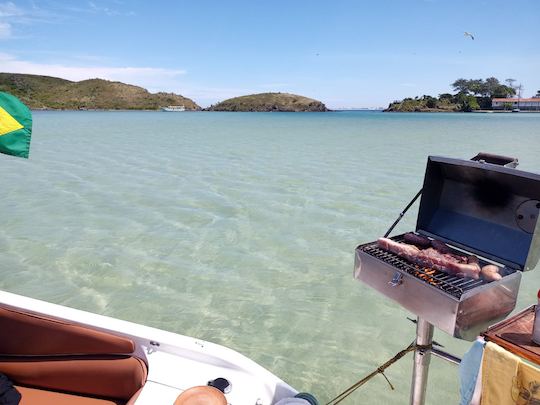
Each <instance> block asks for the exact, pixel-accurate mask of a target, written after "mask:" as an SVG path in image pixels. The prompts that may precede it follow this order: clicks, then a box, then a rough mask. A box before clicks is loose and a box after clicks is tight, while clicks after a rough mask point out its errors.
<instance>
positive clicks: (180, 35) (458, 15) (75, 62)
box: [0, 0, 540, 108]
mask: <svg viewBox="0 0 540 405" xmlns="http://www.w3.org/2000/svg"><path fill="white" fill-rule="evenodd" d="M539 20H540V1H539V0H512V1H508V0H504V1H500V0H489V1H484V0H463V1H462V0H452V1H450V0H378V1H375V0H371V1H362V0H356V1H354V0H351V1H348V0H334V1H328V0H327V1H319V0H273V1H262V0H249V1H248V0H238V1H235V0H228V1H226V0H214V1H211V0H196V1H193V0H190V1H183V0H178V1H159V0H154V1H138V0H137V1H127V0H109V1H104V0H92V1H86V0H82V1H77V0H72V1H62V0H51V1H48V0H43V1H39V0H21V1H15V0H14V1H7V2H6V1H2V0H0V72H12V73H31V74H39V75H48V76H55V77H61V78H65V79H69V80H74V81H79V80H84V79H89V78H96V77H98V78H102V79H108V80H118V81H122V82H125V83H130V84H135V85H139V86H142V87H144V88H146V89H148V90H149V91H151V92H157V91H167V92H174V93H177V94H182V95H183V96H186V97H189V98H191V99H193V100H194V101H195V102H196V103H198V104H199V105H201V106H203V107H206V106H208V105H211V104H213V103H216V102H218V101H221V100H224V99H227V98H230V97H236V96H241V95H246V94H254V93H262V92H270V91H272V92H287V93H295V94H300V95H304V96H307V97H312V98H315V99H318V100H321V101H322V102H324V103H325V104H326V105H327V106H328V107H330V108H359V107H368V108H369V107H386V106H387V105H388V104H389V103H390V102H392V101H394V100H398V99H402V98H404V97H414V96H422V95H424V94H429V95H434V96H437V95H438V94H441V93H446V92H452V87H451V83H453V82H454V81H455V80H456V79H458V78H465V79H478V78H484V79H485V78H487V77H491V76H494V77H496V78H498V79H499V80H501V81H504V80H505V79H507V78H513V79H516V80H517V82H516V83H521V84H522V85H523V88H524V91H523V93H522V95H523V96H524V97H530V96H532V95H534V94H535V93H536V92H537V91H538V90H540V26H539ZM465 32H470V33H471V34H472V35H473V36H474V40H473V39H472V38H471V37H469V36H465V35H464V33H465Z"/></svg>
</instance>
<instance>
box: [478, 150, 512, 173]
mask: <svg viewBox="0 0 540 405" xmlns="http://www.w3.org/2000/svg"><path fill="white" fill-rule="evenodd" d="M471 160H474V161H476V162H480V163H491V164H492V165H499V166H504V167H510V168H512V169H514V168H516V167H517V165H518V164H519V162H518V159H517V158H514V157H510V156H502V155H494V154H492V153H485V152H480V153H479V154H478V155H476V156H475V157H473V158H472V159H471Z"/></svg>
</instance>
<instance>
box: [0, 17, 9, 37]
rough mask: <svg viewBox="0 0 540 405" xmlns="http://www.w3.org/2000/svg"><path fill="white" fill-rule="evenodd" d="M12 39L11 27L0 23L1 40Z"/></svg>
mask: <svg viewBox="0 0 540 405" xmlns="http://www.w3.org/2000/svg"><path fill="white" fill-rule="evenodd" d="M8 38H11V25H10V24H9V23H6V22H2V21H0V39H8Z"/></svg>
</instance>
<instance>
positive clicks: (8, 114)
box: [0, 92, 32, 158]
mask: <svg viewBox="0 0 540 405" xmlns="http://www.w3.org/2000/svg"><path fill="white" fill-rule="evenodd" d="M31 135H32V113H31V112H30V110H29V109H28V107H27V106H25V105H24V104H23V103H22V102H21V101H20V100H19V99H18V98H17V97H15V96H12V95H11V94H8V93H3V92H0V153H5V154H6V155H12V156H19V157H23V158H28V154H29V153H30V137H31Z"/></svg>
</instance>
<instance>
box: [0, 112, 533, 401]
mask: <svg viewBox="0 0 540 405" xmlns="http://www.w3.org/2000/svg"><path fill="white" fill-rule="evenodd" d="M479 151H487V152H492V153H498V154H506V155H512V156H517V157H519V159H520V163H521V164H520V168H521V169H523V170H529V171H536V172H540V114H385V113H377V112H336V113H320V114H319V113H307V114H302V113H298V114H286V113H285V114H281V113H188V112H186V113H176V114H172V113H169V114H166V113H158V112H35V113H34V134H33V140H32V149H31V154H30V160H28V161H26V160H23V159H16V158H11V157H5V156H4V157H2V158H1V159H0V170H1V171H2V199H1V201H2V214H1V220H0V223H1V226H0V259H1V266H0V288H1V289H3V290H7V291H10V292H14V293H19V294H23V295H28V296H31V297H34V298H39V299H43V300H47V301H50V302H54V303H58V304H63V305H68V306H72V307H75V308H79V309H84V310H88V311H92V312H97V313H100V314H104V315H109V316H113V317H118V318H122V319H126V320H130V321H134V322H138V323H143V324H147V325H151V326H155V327H158V328H162V329H166V330H170V331H174V332H178V333H182V334H185V335H190V336H196V337H199V338H202V339H206V340H210V341H212V342H215V343H219V344H223V345H226V346H228V347H231V348H233V349H235V350H238V351H239V352H241V353H243V354H245V355H246V356H248V357H250V358H252V359H253V360H255V361H257V362H258V363H260V364H261V365H263V366H264V367H266V368H268V369H270V370H271V371H272V372H274V373H275V374H277V375H279V376H280V377H281V378H283V379H284V380H286V381H287V382H289V383H290V384H291V385H293V386H295V387H296V388H297V389H299V390H304V391H311V392H313V393H314V394H316V395H317V396H318V397H319V399H320V400H321V402H323V401H327V400H329V399H330V398H331V397H333V396H334V395H335V394H337V393H339V392H340V391H341V390H342V389H344V388H346V387H348V386H349V385H351V384H352V383H354V382H355V381H357V380H358V379H359V378H360V377H361V376H363V375H364V374H366V373H368V372H370V371H371V370H372V369H374V368H375V367H377V366H378V365H379V364H381V363H382V362H384V361H386V360H387V359H388V358H389V357H391V356H392V355H393V354H394V353H395V352H397V351H398V350H400V349H401V348H403V347H405V346H406V345H408V344H409V343H410V342H411V341H412V339H413V337H414V333H415V329H414V325H413V324H411V323H410V322H409V321H408V320H407V319H406V317H407V316H411V314H409V313H407V312H406V311H404V310H402V309H401V308H400V307H399V306H398V305H397V304H394V303H393V302H390V301H389V300H387V299H385V298H383V297H382V296H381V295H379V294H378V293H376V292H374V291H372V290H371V289H369V288H368V287H366V286H364V285H362V284H360V283H358V282H356V281H354V280H353V278H352V271H353V257H354V256H353V253H354V248H355V246H356V245H357V244H359V243H362V242H367V241H371V240H374V239H375V238H376V237H378V236H380V235H381V234H383V233H384V231H385V230H386V229H387V228H388V226H389V225H390V224H391V223H392V222H393V221H394V219H395V218H396V217H397V215H398V213H399V212H400V211H401V209H402V208H403V207H404V206H405V205H406V204H407V202H408V201H409V200H410V199H411V198H412V197H413V196H414V194H415V193H416V192H417V191H418V189H419V188H420V186H421V183H422V180H423V173H424V168H425V163H426V157H427V156H428V155H430V154H438V155H445V156H452V157H459V158H469V157H471V156H473V155H475V154H476V153H477V152H479ZM415 218H416V206H415V207H414V208H413V209H412V210H411V212H410V213H409V214H407V216H406V217H405V218H404V220H403V221H402V224H401V225H400V226H399V227H398V229H397V230H396V231H398V232H399V231H406V230H411V229H414V224H415ZM539 287H540V269H539V270H537V271H534V272H530V273H527V274H526V275H525V276H524V279H523V281H522V287H521V291H520V297H519V303H518V307H517V308H523V307H525V306H527V305H529V304H532V303H533V302H534V300H535V299H536V298H535V297H536V291H537V290H538V288H539ZM435 339H436V340H437V341H438V342H440V343H442V344H444V345H445V346H446V348H447V349H448V350H450V351H453V352H454V353H456V354H458V355H461V354H462V353H463V352H464V350H466V349H467V347H468V346H469V343H467V342H461V341H458V340H455V339H452V338H450V337H449V336H447V335H445V334H444V333H442V332H436V336H435ZM431 364H432V367H431V370H430V383H429V391H428V403H430V404H433V403H438V402H440V401H446V402H445V403H457V398H458V396H457V392H458V386H457V368H456V367H454V366H452V365H450V364H447V363H444V362H442V361H441V360H439V359H436V358H435V359H432V363H431ZM411 366H412V358H411V356H410V355H409V356H408V357H407V358H405V359H404V360H401V361H400V362H399V363H397V364H396V365H394V366H393V367H392V368H391V369H390V370H389V371H388V373H387V375H388V377H389V378H390V379H391V381H392V383H393V384H394V385H395V386H396V390H395V391H390V390H389V389H388V387H387V385H386V383H385V381H384V379H383V378H382V377H377V378H375V379H374V380H372V381H371V382H369V383H368V384H367V385H366V386H365V387H364V388H362V389H360V390H359V391H358V392H357V393H356V394H354V397H353V399H351V400H350V401H349V402H348V403H351V404H353V403H354V404H361V403H366V404H368V403H374V402H375V401H377V402H378V403H381V404H407V403H408V396H409V385H410V374H411V368H412V367H411Z"/></svg>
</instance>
